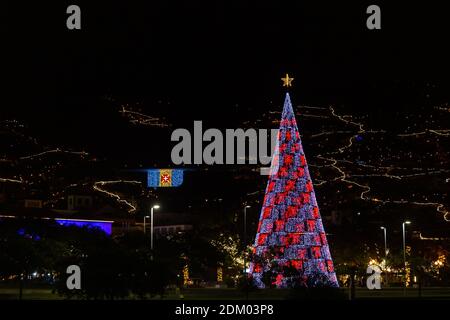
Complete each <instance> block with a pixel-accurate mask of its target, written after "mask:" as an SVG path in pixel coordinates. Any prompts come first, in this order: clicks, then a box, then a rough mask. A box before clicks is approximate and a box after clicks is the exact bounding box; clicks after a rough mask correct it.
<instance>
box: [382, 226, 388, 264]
mask: <svg viewBox="0 0 450 320" xmlns="http://www.w3.org/2000/svg"><path fill="white" fill-rule="evenodd" d="M380 229H381V230H383V233H384V259H385V261H386V260H387V237H386V233H387V230H386V227H381V228H380Z"/></svg>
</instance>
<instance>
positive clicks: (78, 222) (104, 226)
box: [55, 218, 114, 236]
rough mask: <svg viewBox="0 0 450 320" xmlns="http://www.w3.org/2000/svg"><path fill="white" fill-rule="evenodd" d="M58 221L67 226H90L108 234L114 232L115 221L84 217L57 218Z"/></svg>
mask: <svg viewBox="0 0 450 320" xmlns="http://www.w3.org/2000/svg"><path fill="white" fill-rule="evenodd" d="M55 221H56V223H58V224H59V225H62V226H66V227H71V226H75V227H79V228H82V227H88V228H97V229H99V230H101V231H103V232H105V233H106V234H107V235H109V236H110V235H111V234H112V224H113V222H114V221H104V220H82V219H60V218H56V219H55Z"/></svg>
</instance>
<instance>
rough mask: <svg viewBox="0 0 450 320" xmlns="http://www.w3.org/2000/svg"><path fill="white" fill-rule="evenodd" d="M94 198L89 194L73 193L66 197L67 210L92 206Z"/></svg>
mask: <svg viewBox="0 0 450 320" xmlns="http://www.w3.org/2000/svg"><path fill="white" fill-rule="evenodd" d="M93 203H94V200H93V198H92V196H89V195H74V194H71V195H69V196H68V197H67V209H69V210H83V209H90V208H92V206H93Z"/></svg>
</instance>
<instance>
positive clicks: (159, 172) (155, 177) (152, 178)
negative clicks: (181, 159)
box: [147, 169, 183, 188]
mask: <svg viewBox="0 0 450 320" xmlns="http://www.w3.org/2000/svg"><path fill="white" fill-rule="evenodd" d="M182 184H183V169H148V170H147V186H148V187H151V188H158V187H179V186H181V185H182Z"/></svg>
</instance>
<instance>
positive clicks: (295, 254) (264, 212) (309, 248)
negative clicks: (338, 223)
mask: <svg viewBox="0 0 450 320" xmlns="http://www.w3.org/2000/svg"><path fill="white" fill-rule="evenodd" d="M267 275H268V276H267ZM250 276H251V278H252V279H253V281H254V283H255V284H256V285H257V286H258V287H259V288H264V287H266V285H267V284H268V281H269V283H270V285H271V286H274V287H277V288H289V287H297V286H307V287H317V286H328V287H338V286H339V285H338V281H337V278H336V273H335V271H334V265H333V260H332V258H331V254H330V250H329V247H328V242H327V237H326V234H325V230H324V228H323V224H322V219H321V216H320V213H319V207H318V206H317V201H316V196H315V193H314V188H313V183H312V180H311V176H310V174H309V170H308V165H307V163H306V158H305V154H304V152H303V147H302V142H301V139H300V134H299V131H298V128H297V122H296V120H295V115H294V111H293V109H292V103H291V99H290V97H289V94H288V93H287V94H286V98H285V101H284V107H283V113H282V116H281V123H280V130H279V135H278V140H277V145H276V148H275V151H274V155H273V158H272V164H271V168H270V174H269V180H268V183H267V187H266V192H265V196H264V201H263V206H262V209H261V215H260V219H259V224H258V231H257V234H256V239H255V243H254V247H253V257H252V262H251V263H250ZM267 279H269V280H267Z"/></svg>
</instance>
